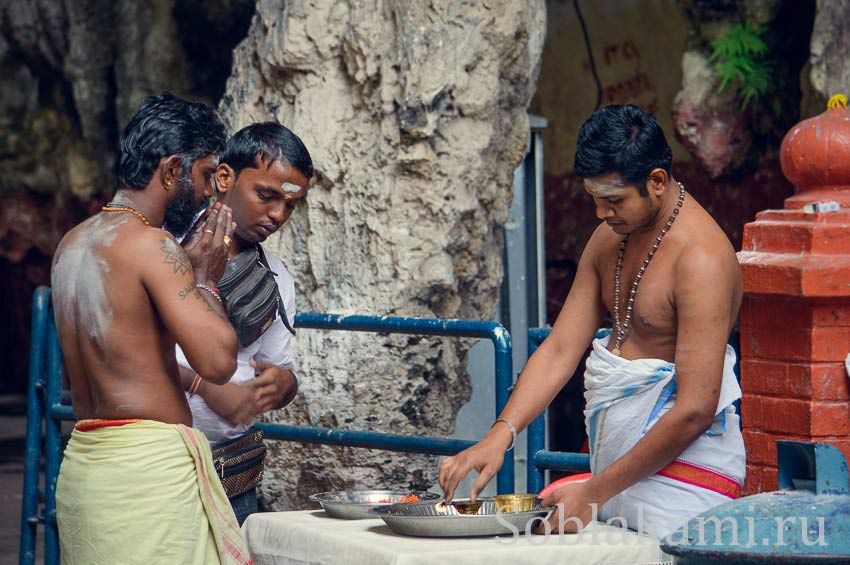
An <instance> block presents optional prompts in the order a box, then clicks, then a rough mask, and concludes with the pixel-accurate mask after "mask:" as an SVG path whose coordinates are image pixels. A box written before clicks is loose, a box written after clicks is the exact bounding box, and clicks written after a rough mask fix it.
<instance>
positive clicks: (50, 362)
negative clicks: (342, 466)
mask: <svg viewBox="0 0 850 565" xmlns="http://www.w3.org/2000/svg"><path fill="white" fill-rule="evenodd" d="M295 326H296V327H298V328H309V329H326V330H345V331H363V332H380V333H403V334H414V335H432V336H447V337H478V338H486V339H489V340H490V341H492V342H493V347H494V356H495V381H496V382H495V389H496V414H499V413H500V412H501V411H502V409H503V408H504V406H505V404H506V403H507V400H508V396H509V389H510V386H511V384H512V383H513V377H512V375H511V371H512V355H513V353H512V349H511V338H510V334H509V333H508V332H507V330H505V328H504V327H503V326H502V325H501V324H498V323H495V322H477V321H466V320H432V319H418V318H400V317H371V316H339V315H333V314H313V313H303V314H299V315H297V316H296V319H295ZM31 342H32V343H31V352H30V382H29V387H30V389H29V399H28V412H27V438H26V465H25V470H24V496H23V505H22V512H21V546H20V563H21V564H31V563H34V562H35V540H36V532H37V527H38V524H40V523H43V524H44V525H45V562H46V563H51V564H53V563H58V562H59V538H58V532H57V529H56V479H57V477H58V474H59V465H60V462H61V457H62V445H61V422H62V421H63V420H73V419H74V415H73V410H72V408H71V406H70V405H68V404H67V402H68V399H69V394H68V392H67V391H63V390H62V383H61V379H62V352H61V350H60V347H59V340H58V337H57V335H56V327H55V324H54V322H53V315H52V308H51V305H50V289H48V288H46V287H40V288H38V289H37V290H36V292H35V295H34V298H33V328H32V336H31ZM63 397H64V398H65V401H66V404H63V403H62V400H63ZM42 422H43V423H44V431H45V436H44V447H43V454H44V460H45V473H44V474H45V481H44V482H45V487H44V491H41V490H40V489H39V488H38V479H39V477H38V472H39V471H38V465H39V462H40V459H41V455H42V444H41V430H42ZM258 426H259V427H261V428H262V429H263V430H264V432H265V435H266V437H267V438H268V439H276V440H286V441H297V442H304V443H320V444H326V445H344V446H352V447H362V448H367V449H382V450H388V451H402V452H409V453H423V454H433V455H454V454H455V453H458V452H459V451H462V450H463V449H466V448H467V447H470V446H472V445H474V443H475V442H474V441H469V440H460V439H444V438H436V437H424V436H403V435H398V434H389V433H381V432H371V431H354V430H340V429H335V428H321V427H308V426H293V425H288V424H275V423H269V422H261V423H258ZM497 490H498V492H499V493H512V492H514V461H513V454H512V453H511V454H510V455H508V454H506V455H505V460H504V464H503V465H502V469H501V470H500V471H499V473H498V475H497ZM42 499H43V502H44V513H43V514H42V515H40V514H39V502H40V501H41V500H42Z"/></svg>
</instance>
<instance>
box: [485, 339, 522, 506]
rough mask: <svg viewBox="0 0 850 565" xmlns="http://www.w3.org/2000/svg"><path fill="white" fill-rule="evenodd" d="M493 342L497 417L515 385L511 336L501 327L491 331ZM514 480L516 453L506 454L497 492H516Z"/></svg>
mask: <svg viewBox="0 0 850 565" xmlns="http://www.w3.org/2000/svg"><path fill="white" fill-rule="evenodd" d="M490 335H491V340H492V341H493V347H494V349H495V355H496V417H497V418H498V417H499V414H501V413H502V410H504V409H505V405H506V404H507V403H508V397H509V396H510V388H511V385H512V384H513V375H512V373H513V366H514V365H513V363H514V362H513V353H512V351H511V335H510V334H509V333H508V331H507V330H506V329H505V328H503V327H502V326H501V325H496V326H495V327H493V328H492V329H491V334H490ZM515 483H516V481H515V478H514V451H513V450H511V451H509V452H508V453H505V459H504V462H503V463H502V468H501V469H499V472H498V474H497V475H496V491H497V492H498V493H499V494H513V493H514V492H516V484H515Z"/></svg>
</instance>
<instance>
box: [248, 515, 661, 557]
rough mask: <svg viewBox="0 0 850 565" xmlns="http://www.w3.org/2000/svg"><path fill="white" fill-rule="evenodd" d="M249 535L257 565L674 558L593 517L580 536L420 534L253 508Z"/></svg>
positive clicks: (646, 539) (652, 542)
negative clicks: (255, 512) (254, 509)
mask: <svg viewBox="0 0 850 565" xmlns="http://www.w3.org/2000/svg"><path fill="white" fill-rule="evenodd" d="M242 535H243V537H244V538H245V542H246V544H247V546H248V550H249V551H250V553H251V558H252V559H253V560H254V563H255V564H256V565H272V564H274V565H308V564H323V565H331V564H334V565H335V564H338V563H344V564H352V565H358V564H364V565H433V564H435V563H439V564H440V565H449V564H453V563H457V564H461V563H462V564H464V565H473V564H482V565H501V564H502V563H504V564H511V565H515V564H517V563H528V564H544V563H545V564H557V563H564V564H568V565H579V564H581V565H592V564H595V563H600V564H601V563H604V564H608V565H614V564H616V565H626V564H628V565H640V564H656V563H661V562H668V561H666V560H669V557H666V558H665V556H664V554H663V553H662V552H661V550H660V549H659V547H658V540H657V539H656V538H654V537H652V536H649V535H648V534H644V535H639V534H637V533H635V532H632V531H628V530H623V529H621V528H617V527H615V526H609V525H606V524H602V523H594V524H592V525H591V526H590V527H588V528H586V529H585V530H584V531H583V532H582V533H581V535H580V536H579V535H577V534H573V535H569V534H568V535H564V536H563V538H562V543H559V536H558V535H552V536H548V537H545V536H537V535H531V536H525V535H520V536H518V537H516V538H514V537H511V536H506V537H486V538H416V537H408V536H401V535H398V534H395V533H393V531H392V530H390V529H389V527H387V526H386V524H384V522H383V521H382V520H380V519H375V520H338V519H335V518H330V517H328V516H327V515H326V514H325V513H324V512H323V511H318V510H304V511H295V512H264V513H258V514H252V515H251V516H249V517H248V520H247V521H246V522H245V524H244V525H243V526H242Z"/></svg>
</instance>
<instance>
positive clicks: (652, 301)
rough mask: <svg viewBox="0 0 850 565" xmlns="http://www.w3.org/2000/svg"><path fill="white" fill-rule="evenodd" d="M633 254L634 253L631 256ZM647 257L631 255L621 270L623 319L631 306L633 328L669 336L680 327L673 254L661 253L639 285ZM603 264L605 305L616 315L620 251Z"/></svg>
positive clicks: (652, 262)
mask: <svg viewBox="0 0 850 565" xmlns="http://www.w3.org/2000/svg"><path fill="white" fill-rule="evenodd" d="M629 255H631V256H629ZM645 258H646V257H645V256H643V257H638V256H637V254H636V253H632V254H627V256H626V258H625V259H624V261H623V267H622V269H621V272H620V281H619V282H620V285H619V286H620V293H619V294H620V296H619V298H620V302H619V308H620V319H621V321H624V320H625V317H626V315H627V313H628V311H629V306H631V312H632V314H631V331H632V332H634V333H638V334H641V335H647V336H650V335H666V334H669V333H670V332H675V329H676V305H675V299H674V285H675V280H674V276H673V275H674V267H673V261H672V260H671V258H670V257H665V256H664V255H663V254H662V253H657V254H656V255H655V256H654V257H653V259H652V260H651V261H650V263H649V265H648V266H647V267H646V269H645V270H644V272H643V274H642V276H641V278H640V280H639V281H638V282H637V285H635V284H634V283H635V281H636V279H637V276H638V273H639V272H640V269H641V267H642V266H643V263H644V259H645ZM603 260H604V263H603V264H601V265H600V270H599V274H600V282H601V285H602V289H601V290H602V293H601V294H602V300H603V303H604V305H605V308H606V309H607V310H608V312H609V313H610V315H611V319H612V320H613V319H614V318H615V316H614V307H615V275H616V266H617V254H616V253H613V254H611V255H610V256H608V257H606V258H605V259H603Z"/></svg>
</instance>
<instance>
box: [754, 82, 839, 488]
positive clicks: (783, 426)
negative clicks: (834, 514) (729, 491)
mask: <svg viewBox="0 0 850 565" xmlns="http://www.w3.org/2000/svg"><path fill="white" fill-rule="evenodd" d="M839 98H843V97H838V96H836V97H833V99H831V100H830V105H829V106H830V108H829V109H828V110H827V111H826V112H824V113H823V114H821V115H819V116H816V117H814V118H811V119H809V120H805V121H803V122H800V123H799V124H797V125H796V126H794V127H793V128H791V131H789V132H788V134H787V135H786V136H785V139H784V140H783V141H782V148H781V163H782V172H783V173H784V174H785V176H786V177H787V178H788V180H790V181H791V182H792V183H793V184H794V185H795V186H796V187H797V194H796V195H795V196H792V197H791V198H788V199H787V200H786V201H785V208H784V209H783V210H767V211H764V212H760V213H759V214H757V215H756V220H755V221H754V222H752V223H750V224H747V225H746V226H745V227H744V242H743V250H742V251H741V252H740V253H739V254H738V259H739V261H740V263H741V269H742V271H743V275H744V302H743V305H742V308H741V388H742V389H743V392H744V397H743V400H742V402H741V419H742V423H743V429H744V441H745V442H746V446H747V481H746V484H745V487H744V491H745V494H752V493H755V492H764V491H771V490H776V488H777V473H776V445H775V440H777V439H782V438H790V439H802V440H814V441H824V442H828V443H831V444H833V445H835V446H837V447H838V448H839V449H841V451H843V452H844V454H845V456H848V457H850V379H848V376H847V371H846V369H845V367H844V358H845V357H846V355H847V353H848V351H850V111H848V110H847V108H846V99H843V100H837V99H839ZM814 202H838V204H839V205H840V206H841V209H840V210H839V211H835V212H808V211H806V210H804V206H805V205H806V204H810V203H814Z"/></svg>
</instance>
